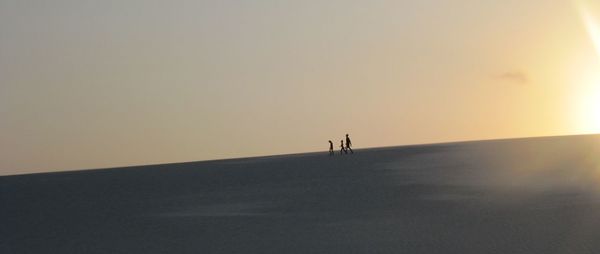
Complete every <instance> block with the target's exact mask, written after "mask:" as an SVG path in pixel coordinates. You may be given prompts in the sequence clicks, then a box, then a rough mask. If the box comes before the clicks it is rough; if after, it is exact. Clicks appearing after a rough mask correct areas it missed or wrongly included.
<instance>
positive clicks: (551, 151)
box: [0, 135, 600, 254]
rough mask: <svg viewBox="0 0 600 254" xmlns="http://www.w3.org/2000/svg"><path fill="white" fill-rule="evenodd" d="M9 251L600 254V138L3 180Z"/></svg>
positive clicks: (4, 236)
mask: <svg viewBox="0 0 600 254" xmlns="http://www.w3.org/2000/svg"><path fill="white" fill-rule="evenodd" d="M0 221H1V223H0V225H2V226H0V234H1V235H0V253H8V254H12V253H19V254H21V253H63V254H64V253H127V254H132V253H140V254H141V253H428V254H430V253H600V241H598V237H599V236H600V136H596V135H583V136H565V137H547V138H529V139H511V140H493V141H479V142H464V143H447V144H434V145H422V146H405V147H389V148H375V149H363V150H356V151H355V154H353V155H344V156H340V155H338V154H336V156H333V157H329V156H327V152H326V151H325V152H323V153H311V154H298V155H283V156H271V157H259V158H247V159H233V160H221V161H206V162H192V163H180V164H167V165H153V166H140V167H129V168H114V169H104V170H89V171H77V172H61V173H47V174H31V175H17V176H5V177H0Z"/></svg>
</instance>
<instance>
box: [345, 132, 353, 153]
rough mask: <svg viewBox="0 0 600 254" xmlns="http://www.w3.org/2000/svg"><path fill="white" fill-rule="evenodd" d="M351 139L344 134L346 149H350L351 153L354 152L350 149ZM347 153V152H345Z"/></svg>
mask: <svg viewBox="0 0 600 254" xmlns="http://www.w3.org/2000/svg"><path fill="white" fill-rule="evenodd" d="M351 147H352V141H350V137H349V136H348V134H346V151H347V150H350V152H351V153H354V151H352V148H351ZM346 153H348V152H346Z"/></svg>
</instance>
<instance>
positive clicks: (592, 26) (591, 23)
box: [577, 1, 600, 57]
mask: <svg viewBox="0 0 600 254" xmlns="http://www.w3.org/2000/svg"><path fill="white" fill-rule="evenodd" d="M594 7H595V6H592V5H591V4H590V3H589V2H587V1H578V2H577V8H578V10H579V14H580V15H581V19H582V20H583V24H584V26H585V29H586V31H587V33H588V35H589V36H590V39H591V40H592V42H593V44H594V47H595V48H596V53H597V54H598V57H600V26H599V25H598V20H599V19H598V16H597V15H595V12H594Z"/></svg>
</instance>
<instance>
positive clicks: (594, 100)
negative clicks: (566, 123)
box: [577, 0, 600, 133]
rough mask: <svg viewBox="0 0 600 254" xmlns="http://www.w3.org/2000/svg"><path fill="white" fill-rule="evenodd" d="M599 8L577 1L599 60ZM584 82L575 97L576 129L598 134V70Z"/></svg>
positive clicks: (599, 129) (599, 128) (599, 95)
mask: <svg viewBox="0 0 600 254" xmlns="http://www.w3.org/2000/svg"><path fill="white" fill-rule="evenodd" d="M598 7H600V6H598V5H592V4H591V3H590V2H589V1H585V0H579V1H577V9H578V11H579V15H580V16H581V19H582V22H583V25H584V26H585V29H586V31H587V34H588V36H589V38H590V40H591V41H592V43H593V46H594V48H595V49H596V53H597V54H598V60H600V23H599V22H600V19H598V17H599V16H598V14H600V8H598ZM582 76H587V78H585V80H581V82H582V83H581V84H580V86H581V90H580V92H579V95H578V96H577V102H578V105H577V119H578V120H577V121H578V122H579V124H578V125H579V126H578V129H579V131H580V132H583V133H598V132H600V69H594V70H592V71H591V73H590V75H582Z"/></svg>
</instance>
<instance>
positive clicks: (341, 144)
mask: <svg viewBox="0 0 600 254" xmlns="http://www.w3.org/2000/svg"><path fill="white" fill-rule="evenodd" d="M342 152H344V153H348V151H346V148H345V147H344V140H340V154H342Z"/></svg>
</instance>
